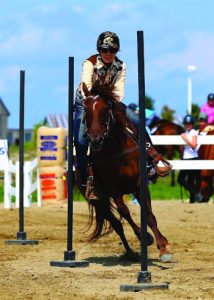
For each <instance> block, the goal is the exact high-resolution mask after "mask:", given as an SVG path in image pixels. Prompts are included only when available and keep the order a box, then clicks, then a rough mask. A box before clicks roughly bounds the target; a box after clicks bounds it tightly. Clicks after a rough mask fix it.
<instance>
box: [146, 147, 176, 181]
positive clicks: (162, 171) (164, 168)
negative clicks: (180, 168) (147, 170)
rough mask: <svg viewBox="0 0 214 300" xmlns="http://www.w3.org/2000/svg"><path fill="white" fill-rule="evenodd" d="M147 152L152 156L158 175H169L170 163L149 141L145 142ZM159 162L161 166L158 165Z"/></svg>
mask: <svg viewBox="0 0 214 300" xmlns="http://www.w3.org/2000/svg"><path fill="white" fill-rule="evenodd" d="M146 146H147V147H146V150H147V154H148V155H149V156H150V157H151V158H152V160H153V164H154V168H155V170H156V173H157V175H158V176H160V177H165V176H167V175H169V173H170V172H171V171H172V165H171V164H170V163H169V162H168V160H166V159H165V158H164V157H163V156H162V155H161V154H160V153H158V152H157V151H156V150H155V149H154V148H153V147H151V144H150V143H147V144H146ZM159 164H161V166H160V165H159Z"/></svg>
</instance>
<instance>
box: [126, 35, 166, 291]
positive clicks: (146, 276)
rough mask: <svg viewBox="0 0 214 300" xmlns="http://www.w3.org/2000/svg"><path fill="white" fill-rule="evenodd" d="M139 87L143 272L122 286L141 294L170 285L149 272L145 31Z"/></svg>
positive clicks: (140, 44) (140, 40)
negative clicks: (134, 280)
mask: <svg viewBox="0 0 214 300" xmlns="http://www.w3.org/2000/svg"><path fill="white" fill-rule="evenodd" d="M137 48H138V87H139V109H140V111H139V118H140V158H139V164H140V165H139V168H140V210H141V213H140V216H141V271H140V272H139V273H138V277H137V283H136V284H122V285H121V286H120V291H122V292H139V291H141V290H143V289H168V283H156V284H155V283H151V273H150V272H148V271H147V268H148V266H147V265H148V264H147V222H146V220H147V206H146V200H147V199H146V197H147V184H148V183H147V174H146V155H147V153H146V122H145V121H146V118H145V109H146V106H145V73H144V39H143V31H138V32H137ZM143 195H144V197H143Z"/></svg>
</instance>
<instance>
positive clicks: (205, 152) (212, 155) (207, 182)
mask: <svg viewBox="0 0 214 300" xmlns="http://www.w3.org/2000/svg"><path fill="white" fill-rule="evenodd" d="M207 135H214V130H211V131H208V132H207ZM198 156H199V158H200V159H207V160H209V159H210V160H211V159H212V160H213V159H214V145H201V146H200V147H199V149H198ZM213 179H214V170H201V172H200V189H201V195H202V197H203V198H202V199H201V201H200V202H208V201H209V200H210V197H212V195H213V187H214V183H213Z"/></svg>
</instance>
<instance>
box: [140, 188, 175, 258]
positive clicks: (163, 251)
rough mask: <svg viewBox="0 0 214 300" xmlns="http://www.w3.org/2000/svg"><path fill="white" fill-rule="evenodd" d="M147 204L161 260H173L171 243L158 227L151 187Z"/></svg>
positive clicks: (149, 222)
mask: <svg viewBox="0 0 214 300" xmlns="http://www.w3.org/2000/svg"><path fill="white" fill-rule="evenodd" d="M146 206H147V224H148V226H149V227H150V228H151V230H152V232H153V233H154V236H155V240H156V245H157V248H158V250H159V257H160V260H161V261H163V262H169V261H171V260H172V254H171V249H170V245H169V243H168V240H167V238H166V237H165V236H163V235H162V234H161V232H160V231H159V229H158V227H157V220H156V218H155V216H154V214H153V212H152V206H151V196H150V192H149V189H147V199H146Z"/></svg>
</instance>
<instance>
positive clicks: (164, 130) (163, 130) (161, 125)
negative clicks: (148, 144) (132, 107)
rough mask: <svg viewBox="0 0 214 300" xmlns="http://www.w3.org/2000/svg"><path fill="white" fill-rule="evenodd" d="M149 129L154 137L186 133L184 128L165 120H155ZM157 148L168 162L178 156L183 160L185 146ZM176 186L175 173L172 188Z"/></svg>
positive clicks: (172, 173) (172, 178)
mask: <svg viewBox="0 0 214 300" xmlns="http://www.w3.org/2000/svg"><path fill="white" fill-rule="evenodd" d="M149 128H150V130H151V134H152V135H180V134H181V133H183V132H185V130H184V128H183V127H182V126H180V125H178V124H175V123H173V122H171V121H168V120H165V119H155V121H154V122H152V123H151V124H150V125H149ZM155 148H156V149H157V151H158V152H159V153H161V154H162V155H163V156H165V157H166V158H167V159H168V160H172V159H173V158H174V157H175V156H176V155H177V154H179V156H180V158H182V153H183V145H163V146H162V145H161V146H157V145H155ZM174 185H175V173H174V172H171V186H174Z"/></svg>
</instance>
